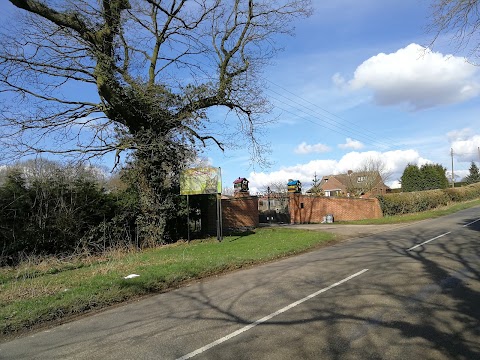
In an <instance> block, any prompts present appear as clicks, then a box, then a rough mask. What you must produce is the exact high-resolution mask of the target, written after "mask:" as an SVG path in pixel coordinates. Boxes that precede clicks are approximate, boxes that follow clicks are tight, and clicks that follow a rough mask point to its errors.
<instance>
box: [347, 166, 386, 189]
mask: <svg viewBox="0 0 480 360" xmlns="http://www.w3.org/2000/svg"><path fill="white" fill-rule="evenodd" d="M391 175H392V173H391V172H390V171H389V169H388V166H387V164H386V163H385V162H384V161H383V160H382V159H381V158H379V157H368V158H366V159H365V160H363V161H362V162H361V163H360V164H359V165H358V166H357V168H356V169H355V171H354V172H353V173H349V174H347V179H348V182H347V183H348V186H347V191H348V192H349V193H351V194H355V195H361V194H366V193H369V192H372V190H373V189H375V188H378V187H382V186H384V184H385V182H386V181H387V180H388V179H389V178H390V176H391Z"/></svg>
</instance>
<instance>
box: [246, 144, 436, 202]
mask: <svg viewBox="0 0 480 360" xmlns="http://www.w3.org/2000/svg"><path fill="white" fill-rule="evenodd" d="M370 158H380V159H382V160H383V161H384V162H385V165H386V171H387V172H388V173H390V174H391V176H390V178H389V179H388V181H387V185H389V186H395V185H396V184H398V179H399V178H400V177H401V176H402V173H403V170H404V169H405V167H406V166H407V165H408V164H416V165H419V166H421V165H423V164H426V163H430V162H431V161H430V160H428V159H425V158H422V157H421V156H420V155H419V153H418V152H417V151H415V150H396V151H387V152H378V151H365V152H356V151H353V152H350V153H348V154H345V155H344V156H343V157H342V158H341V159H340V160H313V161H310V162H308V163H305V164H297V165H295V166H289V167H283V168H281V169H280V170H277V171H272V172H270V173H266V172H252V173H250V176H249V177H248V179H249V180H250V189H251V192H252V193H256V192H257V191H262V190H263V189H265V188H266V187H267V186H268V185H269V184H272V183H275V182H285V183H286V182H287V181H288V179H295V180H297V179H298V180H300V181H301V182H302V184H303V188H304V190H308V188H310V186H311V183H312V180H313V177H314V174H315V173H317V176H318V177H319V178H321V177H322V176H326V175H330V174H340V173H345V172H347V171H348V170H355V169H356V168H358V166H360V164H362V162H363V161H364V160H366V159H370Z"/></svg>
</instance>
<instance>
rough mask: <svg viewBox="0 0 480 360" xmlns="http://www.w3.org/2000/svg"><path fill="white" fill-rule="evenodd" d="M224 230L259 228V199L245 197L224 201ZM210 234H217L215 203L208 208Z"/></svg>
mask: <svg viewBox="0 0 480 360" xmlns="http://www.w3.org/2000/svg"><path fill="white" fill-rule="evenodd" d="M222 219H223V230H224V232H225V233H228V231H229V230H236V229H242V228H256V227H258V197H256V196H249V195H244V196H241V197H235V198H232V199H222ZM205 222H206V223H208V232H209V233H211V234H214V233H216V226H217V225H216V208H215V203H214V202H213V203H212V204H211V205H210V206H209V208H208V217H207V219H206V220H205Z"/></svg>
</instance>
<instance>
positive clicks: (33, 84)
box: [0, 0, 311, 241]
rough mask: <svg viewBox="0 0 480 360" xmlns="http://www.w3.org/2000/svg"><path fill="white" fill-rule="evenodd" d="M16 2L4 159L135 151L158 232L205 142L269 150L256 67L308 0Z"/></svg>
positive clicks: (4, 44) (4, 35)
mask: <svg viewBox="0 0 480 360" xmlns="http://www.w3.org/2000/svg"><path fill="white" fill-rule="evenodd" d="M10 2H11V4H13V5H14V6H15V7H17V8H18V9H19V12H21V14H23V15H24V16H23V17H20V16H16V17H15V18H14V19H12V21H11V22H10V23H9V24H8V25H7V26H6V27H4V29H3V31H2V32H1V34H0V93H1V94H2V101H1V103H0V142H1V144H0V145H2V149H3V154H2V155H3V156H2V159H4V160H6V159H9V158H11V157H14V156H21V155H27V154H32V153H35V154H38V153H44V152H49V153H53V154H62V155H64V156H66V155H72V156H75V155H79V156H80V157H81V158H84V159H85V158H91V157H94V156H97V155H104V154H107V153H109V152H112V151H114V152H115V154H116V158H117V161H118V160H119V159H120V154H121V153H122V152H125V151H126V152H127V153H128V154H133V160H134V166H133V167H131V170H132V171H130V173H129V175H128V177H127V178H128V179H129V182H130V183H133V184H134V185H135V187H136V188H137V192H138V194H139V197H138V198H139V206H140V208H141V212H142V216H140V217H139V218H138V219H137V220H138V221H139V222H140V225H141V226H140V227H141V229H140V232H141V233H143V232H142V231H143V230H142V229H146V230H145V231H144V233H145V234H146V235H145V236H148V237H151V238H152V241H157V239H159V238H161V237H162V234H163V229H164V228H165V227H166V219H167V217H168V216H173V215H172V214H175V213H176V212H177V209H176V208H175V206H174V203H175V199H174V195H173V194H172V189H174V188H175V187H178V173H179V171H180V170H181V168H182V167H185V164H186V163H187V162H188V161H189V160H192V159H193V158H194V157H195V153H196V152H197V150H198V149H199V148H200V147H201V146H202V145H203V146H206V145H207V144H208V143H212V144H216V145H217V146H218V147H220V148H221V149H222V150H223V149H224V147H225V144H228V141H229V135H231V136H233V134H234V135H235V142H236V143H237V144H238V142H239V141H241V140H240V139H239V138H240V137H241V136H242V135H243V139H244V140H246V141H247V143H248V144H249V147H250V153H251V156H252V159H255V160H261V155H262V147H263V145H264V144H262V143H261V142H259V137H258V136H257V132H258V131H259V127H260V126H261V125H262V123H264V122H265V120H264V119H263V115H264V114H265V113H268V111H269V105H268V102H267V100H266V98H265V97H264V96H263V94H262V81H261V78H260V77H259V73H260V71H261V68H262V66H264V65H266V64H267V63H268V60H269V59H270V58H271V57H272V56H273V55H274V54H275V53H276V52H277V50H278V48H277V46H276V43H275V40H276V37H277V35H278V34H289V33H291V32H292V30H293V29H292V27H291V24H292V21H293V20H294V19H295V18H297V17H301V16H308V15H309V14H310V13H311V3H310V0H279V1H270V0H191V1H187V0H103V1H92V0H78V1H77V0H76V1H73V0H66V1H61V2H59V1H54V0H45V1H38V0H23V1H22V0H10ZM22 10H23V11H22ZM21 14H19V15H21ZM20 18H22V19H23V20H22V21H20V20H17V19H20ZM13 20H15V21H13ZM215 108H217V109H218V108H221V109H225V115H226V117H225V118H223V120H222V117H218V116H217V117H215V118H213V117H211V116H210V115H211V113H210V111H211V110H212V109H215ZM231 114H233V116H234V118H235V119H237V121H231V117H230V115H231ZM216 118H219V119H220V120H216ZM230 141H231V139H230ZM159 214H163V215H159ZM147 233H148V234H147Z"/></svg>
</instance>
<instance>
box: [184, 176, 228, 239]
mask: <svg viewBox="0 0 480 360" xmlns="http://www.w3.org/2000/svg"><path fill="white" fill-rule="evenodd" d="M213 194H215V195H216V218H217V219H216V222H217V226H216V227H217V240H218V241H222V238H223V236H222V232H223V231H222V230H223V229H222V198H221V196H222V195H221V194H222V173H221V169H220V168H213V167H201V168H191V169H186V170H184V171H182V173H181V174H180V195H186V196H187V212H188V214H187V221H188V224H187V228H188V241H190V209H189V206H190V205H189V195H213Z"/></svg>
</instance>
